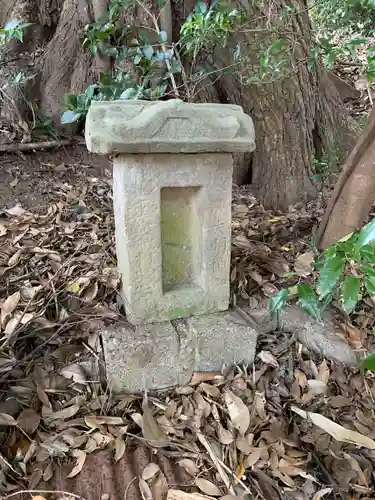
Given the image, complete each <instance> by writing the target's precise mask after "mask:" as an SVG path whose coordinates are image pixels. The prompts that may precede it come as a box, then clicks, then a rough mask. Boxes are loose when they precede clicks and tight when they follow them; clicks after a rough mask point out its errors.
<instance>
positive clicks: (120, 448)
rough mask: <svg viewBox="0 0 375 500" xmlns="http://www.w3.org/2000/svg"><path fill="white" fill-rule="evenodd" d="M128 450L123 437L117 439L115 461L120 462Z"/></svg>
mask: <svg viewBox="0 0 375 500" xmlns="http://www.w3.org/2000/svg"><path fill="white" fill-rule="evenodd" d="M125 450H126V443H125V441H124V440H123V438H122V437H117V438H116V439H115V462H118V461H119V460H121V459H122V457H123V456H124V453H125Z"/></svg>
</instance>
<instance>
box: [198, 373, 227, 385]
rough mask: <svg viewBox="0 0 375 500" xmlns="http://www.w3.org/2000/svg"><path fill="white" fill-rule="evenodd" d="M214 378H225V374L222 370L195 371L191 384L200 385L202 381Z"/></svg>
mask: <svg viewBox="0 0 375 500" xmlns="http://www.w3.org/2000/svg"><path fill="white" fill-rule="evenodd" d="M214 380H224V376H223V375H222V373H220V372H194V373H193V376H192V377H191V381H190V385H199V384H200V383H202V382H211V381H214Z"/></svg>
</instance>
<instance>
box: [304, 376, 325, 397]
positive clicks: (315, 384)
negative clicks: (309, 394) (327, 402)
mask: <svg viewBox="0 0 375 500" xmlns="http://www.w3.org/2000/svg"><path fill="white" fill-rule="evenodd" d="M307 386H308V388H309V389H311V390H312V391H313V392H315V394H325V393H326V392H327V390H328V386H327V384H326V383H325V382H322V381H321V380H315V379H310V380H308V381H307Z"/></svg>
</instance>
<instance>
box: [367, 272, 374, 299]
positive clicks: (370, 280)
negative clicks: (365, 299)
mask: <svg viewBox="0 0 375 500" xmlns="http://www.w3.org/2000/svg"><path fill="white" fill-rule="evenodd" d="M364 281H365V288H366V292H367V293H368V294H369V295H370V297H373V296H375V276H369V275H365V279H364Z"/></svg>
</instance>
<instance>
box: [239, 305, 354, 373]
mask: <svg viewBox="0 0 375 500" xmlns="http://www.w3.org/2000/svg"><path fill="white" fill-rule="evenodd" d="M245 311H246V313H247V314H248V315H249V320H250V321H253V325H254V328H256V329H258V331H260V332H263V333H270V332H272V331H275V329H276V327H277V325H276V319H275V318H274V319H272V318H271V317H270V315H269V312H268V308H267V304H266V303H265V307H260V308H258V309H246V308H245ZM279 321H280V328H281V330H282V331H285V332H290V334H294V335H295V336H296V339H298V341H299V342H301V344H303V345H305V346H306V347H307V348H308V349H309V350H311V351H312V352H315V353H316V354H318V355H319V356H321V357H322V358H327V359H331V360H333V361H336V362H339V363H343V364H344V365H346V366H350V367H353V368H354V367H357V366H358V365H359V362H360V356H359V353H356V352H355V351H354V350H353V349H352V348H351V347H350V345H349V344H348V343H347V342H345V340H344V339H343V337H342V335H340V334H339V332H338V331H337V328H336V327H335V323H334V321H333V318H330V317H329V314H327V316H326V317H325V318H324V321H323V322H322V323H318V322H316V321H314V320H313V319H312V318H311V317H310V316H308V315H306V314H305V313H303V312H302V311H301V309H299V308H298V307H295V306H291V307H287V308H286V309H284V310H283V311H281V312H280V315H279Z"/></svg>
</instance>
